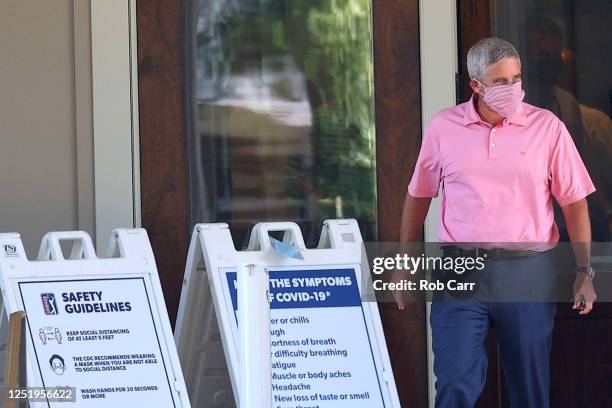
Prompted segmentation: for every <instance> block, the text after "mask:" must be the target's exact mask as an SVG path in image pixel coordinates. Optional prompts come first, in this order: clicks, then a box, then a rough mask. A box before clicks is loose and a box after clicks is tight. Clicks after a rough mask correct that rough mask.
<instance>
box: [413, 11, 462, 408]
mask: <svg viewBox="0 0 612 408" xmlns="http://www.w3.org/2000/svg"><path fill="white" fill-rule="evenodd" d="M456 3H457V2H456V0H420V6H419V14H420V37H421V109H422V112H423V114H422V121H423V128H425V125H426V124H427V123H429V121H430V120H431V118H432V117H433V116H434V114H435V113H436V112H438V111H440V110H441V109H444V108H447V107H450V106H454V105H455V103H456V100H457V96H456V88H457V86H456V77H457V72H458V69H457V59H458V58H457V55H458V44H457V8H456ZM441 202H442V201H441V196H438V197H435V198H433V199H432V200H431V205H430V207H429V212H428V213H427V218H426V219H425V241H426V242H437V240H438V227H439V224H440V213H441ZM430 308H431V302H428V303H427V309H426V311H427V313H426V323H425V324H426V327H427V380H428V395H429V406H430V407H433V406H434V402H435V398H436V389H435V382H436V376H435V375H434V372H433V359H434V355H433V350H432V346H431V326H430V324H429V312H430Z"/></svg>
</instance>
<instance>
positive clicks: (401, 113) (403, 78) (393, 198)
mask: <svg viewBox="0 0 612 408" xmlns="http://www.w3.org/2000/svg"><path fill="white" fill-rule="evenodd" d="M373 17H374V21H373V23H374V76H375V78H374V82H375V98H376V100H375V110H376V157H377V179H378V186H377V188H378V231H379V234H378V235H379V241H381V242H385V241H386V242H391V241H395V242H397V241H399V236H400V229H399V226H400V223H401V215H402V206H403V202H404V198H405V194H406V189H407V186H408V182H409V181H410V178H411V176H412V171H413V169H414V165H415V163H416V159H417V156H418V153H419V148H420V144H421V108H420V107H421V89H420V58H419V51H420V50H419V7H418V0H389V1H380V0H374V2H373ZM379 309H380V312H381V317H382V321H383V327H384V330H385V335H386V338H387V346H388V348H389V353H390V355H391V360H392V365H393V372H394V374H395V382H396V384H397V388H398V391H399V395H400V400H401V402H402V406H406V407H426V406H427V341H426V331H425V327H426V326H425V304H424V303H411V304H410V305H409V306H408V307H407V308H406V309H404V310H402V311H400V310H398V308H397V306H396V305H395V304H394V303H381V304H379Z"/></svg>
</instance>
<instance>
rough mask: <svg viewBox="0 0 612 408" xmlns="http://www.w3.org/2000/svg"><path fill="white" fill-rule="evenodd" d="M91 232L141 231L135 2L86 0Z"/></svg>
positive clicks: (102, 238) (99, 236) (101, 238)
mask: <svg viewBox="0 0 612 408" xmlns="http://www.w3.org/2000/svg"><path fill="white" fill-rule="evenodd" d="M89 6H90V18H91V76H92V107H93V109H92V116H93V165H94V196H95V201H94V202H95V204H94V205H95V226H96V227H95V231H96V234H95V235H96V242H97V247H98V253H100V254H104V253H105V252H106V246H107V243H108V240H109V238H110V236H111V231H112V230H113V229H115V228H118V227H123V228H126V227H138V226H140V223H141V222H140V169H139V165H138V163H139V161H140V158H139V153H140V152H139V128H138V127H139V122H138V87H137V82H136V78H137V75H136V74H137V70H136V69H137V66H136V58H135V56H136V13H135V12H136V0H128V1H127V2H126V1H125V0H91V1H90V4H89Z"/></svg>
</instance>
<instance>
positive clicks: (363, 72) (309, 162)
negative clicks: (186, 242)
mask: <svg viewBox="0 0 612 408" xmlns="http://www.w3.org/2000/svg"><path fill="white" fill-rule="evenodd" d="M190 7H191V8H192V12H191V14H192V18H193V22H192V24H193V27H192V30H191V36H190V38H189V39H188V42H189V41H191V44H189V46H190V48H189V49H191V50H192V51H191V58H192V59H193V61H192V67H193V72H192V73H191V75H192V79H191V82H192V83H191V84H190V87H191V92H192V93H193V94H192V106H193V109H194V111H193V113H192V115H191V116H192V120H193V124H192V131H191V132H190V133H191V134H190V140H189V150H190V163H189V172H190V181H191V204H192V214H191V218H192V219H191V221H192V222H227V223H230V226H231V228H232V233H233V235H234V238H235V241H236V242H237V245H240V244H241V243H244V242H245V241H246V239H248V230H249V228H250V227H252V225H253V224H254V223H255V222H258V221H265V220H291V221H296V222H299V223H300V224H301V226H302V230H303V232H304V234H305V240H306V241H307V245H313V244H316V242H315V241H316V240H317V239H318V234H319V231H320V227H321V223H322V220H323V219H326V218H337V217H347V218H348V217H354V218H357V219H358V220H359V222H360V225H361V227H362V233H363V234H364V238H365V239H373V238H374V237H375V233H376V189H375V152H374V115H373V62H372V27H371V10H370V1H369V0H291V1H282V0H200V1H197V0H193V1H192V3H191V5H190ZM188 59H189V56H188Z"/></svg>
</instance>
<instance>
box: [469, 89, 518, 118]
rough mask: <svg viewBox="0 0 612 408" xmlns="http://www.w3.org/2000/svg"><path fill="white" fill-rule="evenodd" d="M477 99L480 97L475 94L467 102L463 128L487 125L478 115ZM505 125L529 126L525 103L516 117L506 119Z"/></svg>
mask: <svg viewBox="0 0 612 408" xmlns="http://www.w3.org/2000/svg"><path fill="white" fill-rule="evenodd" d="M476 98H478V96H477V95H476V94H475V93H473V94H472V97H471V98H470V100H469V101H468V102H467V106H466V108H465V111H464V112H463V126H468V125H471V124H472V123H485V122H484V121H483V120H482V119H481V118H480V115H479V114H478V111H477V110H476V107H475V104H476ZM502 123H503V125H504V126H506V125H508V124H511V123H512V124H516V125H520V126H527V115H526V114H525V109H523V103H521V105H520V106H519V108H518V109H517V111H516V112H515V113H514V115H512V116H510V117H509V118H506V119H504V120H503V121H502Z"/></svg>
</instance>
